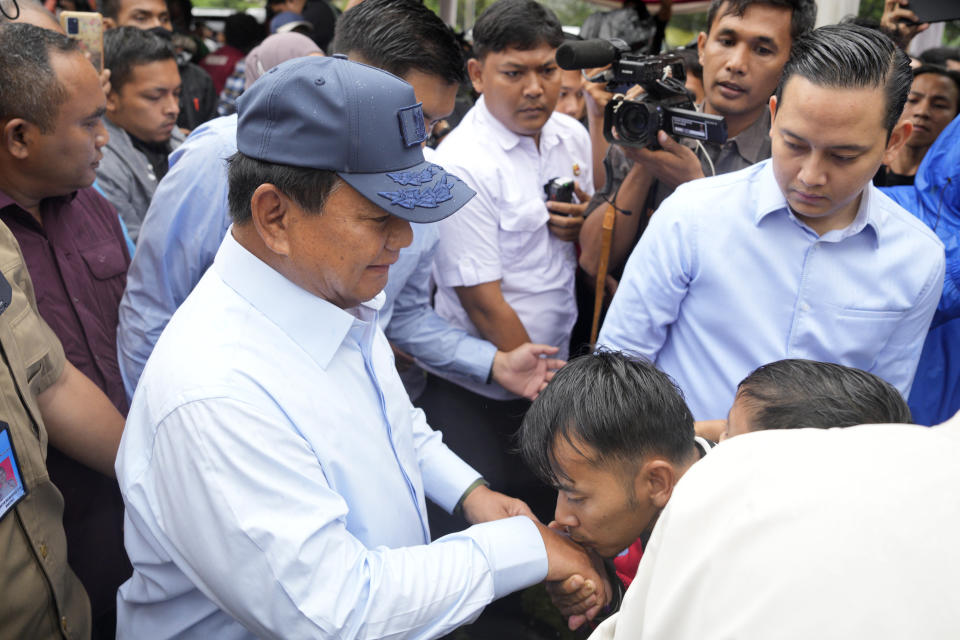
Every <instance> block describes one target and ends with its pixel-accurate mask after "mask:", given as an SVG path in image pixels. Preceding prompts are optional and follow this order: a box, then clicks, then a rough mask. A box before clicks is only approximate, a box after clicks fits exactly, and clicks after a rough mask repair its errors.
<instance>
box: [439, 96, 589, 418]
mask: <svg viewBox="0 0 960 640" xmlns="http://www.w3.org/2000/svg"><path fill="white" fill-rule="evenodd" d="M437 162H438V163H440V164H442V165H443V166H444V168H446V169H447V170H448V171H450V172H451V173H453V174H455V175H457V176H459V177H460V178H462V179H463V181H464V182H466V183H467V184H468V185H470V187H472V188H473V189H474V190H475V191H476V192H477V196H476V197H475V198H474V199H473V200H471V201H470V202H468V203H467V204H466V205H464V207H463V208H462V209H460V210H459V211H458V212H457V213H456V215H453V216H450V217H449V218H447V219H445V220H442V221H440V222H439V223H438V224H439V225H440V244H439V247H438V250H437V256H436V258H435V261H434V277H435V278H436V281H437V296H436V308H437V313H439V314H440V315H441V316H442V317H444V318H446V319H447V320H449V321H450V322H451V323H452V324H454V325H456V326H458V327H462V328H464V329H466V330H467V331H468V332H469V333H471V334H472V335H475V336H479V335H480V334H479V331H477V328H476V327H475V326H474V325H473V323H472V322H471V321H470V318H469V317H468V316H467V312H466V311H465V310H464V309H463V307H462V306H461V304H460V300H459V299H458V298H457V293H456V291H454V289H453V288H454V287H461V286H462V287H472V286H474V285H478V284H483V283H485V282H495V281H497V280H500V288H501V290H502V292H503V297H504V300H506V301H507V303H508V304H509V305H510V306H511V307H512V308H513V310H514V311H516V313H517V315H518V316H519V317H520V321H521V322H522V323H523V326H524V328H526V330H527V333H528V334H529V335H530V339H531V340H532V341H533V342H539V343H544V344H549V345H553V346H555V347H559V348H560V352H559V353H558V354H557V355H556V357H557V358H564V359H566V357H567V350H568V348H569V342H570V331H571V330H572V329H573V323H574V322H576V319H577V305H576V300H575V298H574V290H573V286H574V275H575V273H576V267H577V259H576V255H575V250H574V245H573V243H572V242H564V241H562V240H560V239H558V238H557V237H555V236H554V235H553V234H551V233H550V232H549V230H548V229H547V221H548V220H549V213H548V210H547V207H546V205H545V200H546V196H545V194H544V191H543V185H544V184H546V183H547V182H548V181H550V180H551V179H552V178H564V177H569V178H573V179H574V180H576V181H577V183H578V184H579V185H580V188H581V189H583V191H585V192H586V193H588V194H589V193H593V172H592V170H591V164H590V163H591V155H590V136H589V135H588V134H587V130H586V129H585V128H584V126H583V125H582V124H580V123H579V122H577V121H576V120H574V119H573V118H571V117H569V116H565V115H563V114H559V113H554V114H553V115H552V116H551V117H550V119H549V120H548V121H547V123H546V124H545V125H544V127H543V129H542V130H541V132H540V148H539V150H538V149H537V146H536V145H535V144H534V142H533V138H530V137H529V136H520V135H517V134H515V133H513V132H512V131H510V130H509V129H507V128H506V127H505V126H503V124H501V123H500V121H499V120H497V119H496V118H495V117H494V116H493V115H492V114H491V113H490V111H489V110H487V107H486V104H485V103H484V100H483V98H482V97H481V98H480V100H478V101H477V103H476V104H475V105H474V106H473V108H472V109H470V111H469V112H468V113H467V115H466V116H464V118H463V121H462V122H461V123H460V124H459V125H458V126H457V128H456V129H454V130H453V131H452V132H451V133H450V135H448V136H447V137H446V138H445V139H444V141H443V143H442V144H441V145H440V148H439V149H438V157H437ZM441 375H443V377H445V378H448V379H449V380H452V381H454V382H456V383H457V384H460V385H461V386H463V387H465V388H467V389H470V390H471V391H474V392H476V393H479V394H482V395H485V396H487V397H490V398H495V399H499V400H506V399H510V398H516V396H514V395H513V394H511V393H510V392H508V391H506V390H505V389H503V388H502V387H500V386H499V385H497V384H491V385H485V384H482V383H478V382H475V381H473V380H470V379H468V378H466V377H463V376H454V375H446V374H442V373H441Z"/></svg>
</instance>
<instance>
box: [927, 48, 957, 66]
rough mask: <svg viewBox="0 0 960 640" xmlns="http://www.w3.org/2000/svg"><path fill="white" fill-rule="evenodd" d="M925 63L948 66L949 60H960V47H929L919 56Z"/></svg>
mask: <svg viewBox="0 0 960 640" xmlns="http://www.w3.org/2000/svg"><path fill="white" fill-rule="evenodd" d="M918 57H919V58H920V61H921V62H923V63H924V64H935V65H937V66H940V67H945V66H947V61H948V60H953V61H955V62H960V47H932V48H930V49H927V50H926V51H924V52H923V53H921V54H920V55H919V56H918Z"/></svg>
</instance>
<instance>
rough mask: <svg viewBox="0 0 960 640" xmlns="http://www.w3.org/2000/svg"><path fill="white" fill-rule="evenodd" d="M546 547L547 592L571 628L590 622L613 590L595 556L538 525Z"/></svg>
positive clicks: (555, 531) (554, 530)
mask: <svg viewBox="0 0 960 640" xmlns="http://www.w3.org/2000/svg"><path fill="white" fill-rule="evenodd" d="M537 528H538V529H540V535H542V536H543V543H544V545H545V546H546V548H547V561H548V568H547V593H548V594H550V599H551V600H552V601H553V604H554V606H556V607H557V609H559V611H560V613H561V614H563V616H564V617H566V618H567V624H568V626H569V627H570V628H571V629H577V628H579V627H580V626H581V625H583V623H584V622H586V621H588V620H593V619H594V618H595V617H596V616H597V614H598V613H600V611H601V610H602V609H603V608H604V607H605V606H606V605H607V603H608V602H610V597H611V595H612V590H611V587H610V583H609V582H608V581H607V578H606V573H605V571H604V569H603V562H602V561H601V560H600V558H599V557H597V556H596V555H595V554H592V553H590V552H588V551H587V550H586V549H584V548H583V547H581V546H580V545H578V544H577V543H575V542H574V541H573V540H571V539H570V538H569V537H568V536H566V535H565V534H563V533H561V532H560V531H558V530H557V525H556V523H551V526H550V527H546V526H544V525H542V524H540V523H537Z"/></svg>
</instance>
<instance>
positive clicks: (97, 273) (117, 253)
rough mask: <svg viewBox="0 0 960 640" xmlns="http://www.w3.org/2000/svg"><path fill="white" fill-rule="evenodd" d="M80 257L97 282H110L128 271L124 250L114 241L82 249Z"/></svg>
mask: <svg viewBox="0 0 960 640" xmlns="http://www.w3.org/2000/svg"><path fill="white" fill-rule="evenodd" d="M80 255H81V256H82V257H83V261H84V262H86V263H87V267H88V268H89V269H90V273H92V274H93V277H94V278H96V279H97V280H109V279H111V278H115V277H117V276H120V275H123V274H124V273H125V272H126V270H127V261H126V258H125V257H124V255H123V249H122V248H121V247H120V245H119V244H117V242H116V241H114V240H111V241H110V242H101V243H100V244H96V245H93V246H92V247H86V248H83V249H80Z"/></svg>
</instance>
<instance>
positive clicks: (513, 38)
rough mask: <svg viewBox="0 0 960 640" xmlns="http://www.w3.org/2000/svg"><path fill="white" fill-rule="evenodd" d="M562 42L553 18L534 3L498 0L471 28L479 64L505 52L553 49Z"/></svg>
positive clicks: (548, 12)
mask: <svg viewBox="0 0 960 640" xmlns="http://www.w3.org/2000/svg"><path fill="white" fill-rule="evenodd" d="M563 40H564V38H563V27H562V26H561V25H560V20H558V19H557V15H556V14H555V13H554V12H553V11H551V10H550V8H548V7H545V6H543V5H542V4H540V3H539V2H536V1H535V0H498V1H497V2H495V3H493V4H492V5H490V6H489V7H487V10H486V11H484V12H483V13H482V14H481V15H480V17H479V18H477V22H476V24H475V25H473V52H474V54H475V55H476V56H477V59H479V60H483V59H484V58H485V57H486V55H487V54H488V53H491V52H500V51H503V50H505V49H519V50H521V51H529V50H531V49H536V48H537V47H539V46H541V45H547V46H548V47H553V48H554V49H556V48H557V47H559V46H560V45H561V44H563Z"/></svg>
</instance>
